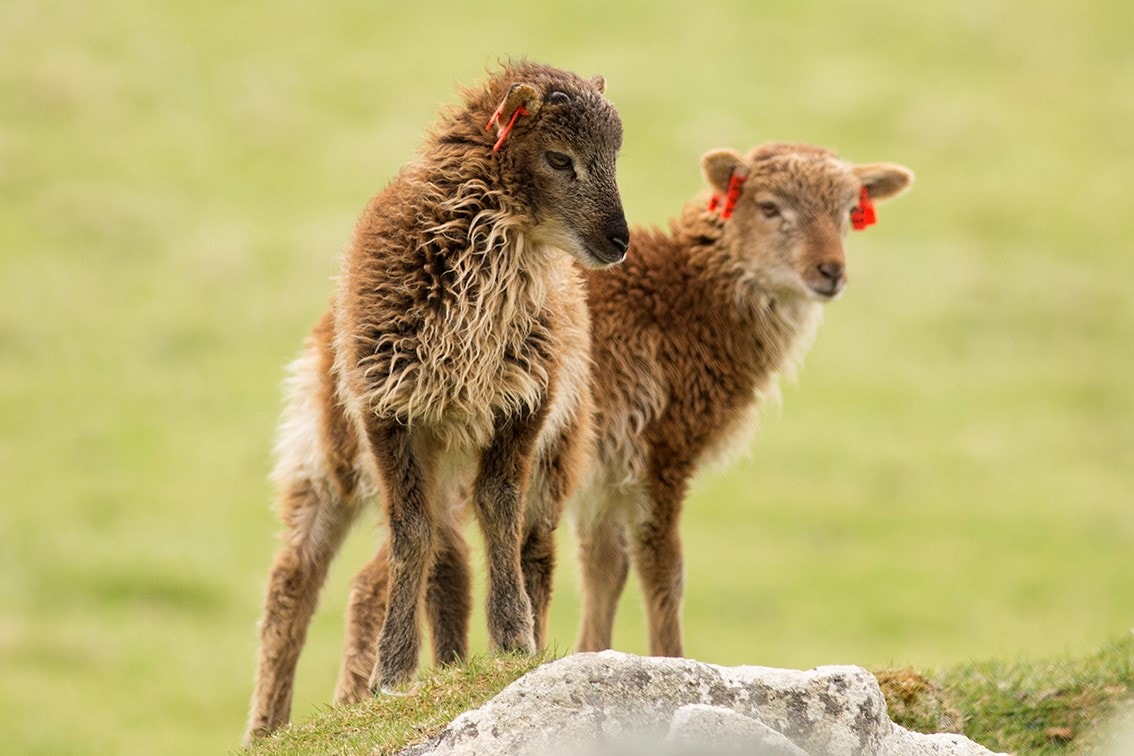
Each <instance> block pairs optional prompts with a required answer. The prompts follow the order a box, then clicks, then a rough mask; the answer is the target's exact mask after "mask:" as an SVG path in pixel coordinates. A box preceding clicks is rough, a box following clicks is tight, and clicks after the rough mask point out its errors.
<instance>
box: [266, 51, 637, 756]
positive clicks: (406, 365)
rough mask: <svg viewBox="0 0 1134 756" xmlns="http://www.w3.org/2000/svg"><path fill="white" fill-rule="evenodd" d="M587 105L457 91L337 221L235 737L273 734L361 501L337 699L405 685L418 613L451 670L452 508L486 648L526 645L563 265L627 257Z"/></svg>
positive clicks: (560, 465)
mask: <svg viewBox="0 0 1134 756" xmlns="http://www.w3.org/2000/svg"><path fill="white" fill-rule="evenodd" d="M603 91H604V84H603V81H602V79H601V78H599V77H596V78H595V79H591V80H586V79H582V78H579V77H578V76H575V75H574V74H571V73H568V72H565V71H560V70H557V69H554V68H551V67H548V66H543V65H539V64H534V63H527V62H522V63H517V64H509V65H506V66H504V67H503V69H502V70H501V71H499V72H498V73H496V74H494V75H492V76H490V78H489V79H488V80H487V82H486V83H485V84H484V86H482V87H480V88H478V89H472V90H468V91H466V92H464V96H465V102H464V104H463V105H462V106H460V107H455V108H453V109H452V110H451V111H449V112H448V113H446V114H445V115H444V116H443V117H442V118H441V119H440V121H439V122H438V123H437V124H436V125H435V126H434V128H433V129H432V131H431V132H430V133H429V135H428V136H427V138H426V140H425V143H424V145H423V146H422V148H421V150H420V154H419V156H418V158H417V159H416V160H414V161H412V162H411V163H409V164H408V165H407V166H406V167H405V168H404V169H403V170H402V171H401V172H400V173H399V175H398V176H397V177H396V178H395V179H394V180H393V181H392V182H391V183H390V185H389V186H387V187H386V189H385V190H384V191H382V192H381V193H380V194H379V195H378V196H376V197H375V198H374V199H373V200H372V201H371V202H370V204H369V205H368V207H367V208H366V210H365V211H364V212H363V214H362V216H361V218H360V219H359V222H358V226H357V229H356V231H355V235H354V240H353V242H352V244H351V245H350V248H349V249H348V251H347V253H346V256H345V259H344V262H343V270H342V274H341V276H340V277H339V280H338V290H337V294H336V296H335V297H334V300H333V302H332V306H331V309H330V311H329V312H328V313H327V314H326V315H325V316H324V317H323V319H322V320H321V322H320V323H319V325H318V326H317V327H316V328H315V330H314V331H313V333H312V334H311V336H310V338H309V339H308V341H307V345H306V348H305V349H304V351H303V353H302V354H301V356H300V357H299V359H298V360H297V361H296V362H295V364H294V365H293V368H292V372H293V374H292V377H291V379H290V381H289V386H288V393H289V400H288V405H287V408H286V410H285V413H284V417H283V420H282V423H281V428H280V436H279V442H278V445H277V456H278V462H277V465H276V468H275V472H274V480H275V483H276V485H277V487H278V491H279V498H278V506H279V512H280V515H281V518H282V519H283V521H284V523H285V525H286V530H285V533H284V535H283V541H284V544H283V546H282V548H281V549H280V550H279V552H278V553H277V554H276V557H275V563H274V565H273V567H272V570H271V574H270V576H269V582H268V587H267V593H266V598H265V604H264V613H263V617H262V619H261V622H260V650H259V657H258V665H257V670H256V681H255V690H254V693H253V697H252V708H251V714H250V716H249V722H248V730H247V736H246V739H247V740H249V741H250V740H251V739H252V738H254V737H256V736H260V735H264V734H267V733H270V732H271V731H273V730H275V729H276V728H278V727H280V726H281V725H283V724H285V723H286V722H287V720H288V717H289V713H290V708H291V696H292V687H293V682H294V676H295V666H296V661H297V659H298V656H299V653H300V650H301V648H302V646H303V642H304V638H305V636H306V632H307V626H308V623H309V621H310V619H311V615H312V613H313V611H314V609H315V605H316V602H317V599H318V594H319V590H320V588H321V586H322V583H323V580H324V578H325V576H326V572H327V567H328V565H329V563H330V561H331V559H332V558H333V557H334V555H335V553H336V552H337V551H338V548H339V546H340V545H341V543H342V541H343V538H344V536H345V535H346V533H347V531H348V530H349V528H350V526H351V525H352V523H353V522H354V521H355V519H356V517H357V515H358V513H359V511H360V510H361V509H363V508H364V505H365V504H366V503H367V502H370V501H381V502H382V504H383V505H384V509H385V512H386V519H387V522H388V529H389V542H388V546H384V547H383V548H382V550H381V552H380V553H379V556H378V557H377V558H376V560H375V563H374V564H373V565H372V567H371V573H370V574H372V575H373V576H375V577H376V580H369V581H367V580H358V581H356V583H355V587H354V589H353V592H352V597H351V606H352V609H351V618H350V619H351V625H350V628H349V630H348V645H347V649H346V659H345V662H344V668H343V673H342V676H341V678H340V681H339V686H338V690H337V691H336V699H337V700H352V699H356V698H358V697H360V696H361V695H364V694H366V693H368V692H374V691H377V690H378V689H379V688H386V687H389V686H394V685H397V684H400V683H403V682H405V681H407V680H408V679H409V678H410V677H411V675H412V674H413V671H414V669H415V667H416V665H417V661H418V650H419V645H420V638H421V634H420V633H421V631H420V621H419V607H421V606H425V607H427V615H428V620H429V621H430V623H431V626H432V630H433V634H432V635H433V652H434V658H435V659H436V660H437V661H439V662H449V661H454V660H459V659H462V658H464V657H465V655H466V654H467V650H468V649H467V645H468V641H467V635H468V617H469V605H468V604H469V601H468V585H469V566H468V556H467V548H466V546H465V543H464V541H463V539H462V536H461V535H460V532H459V525H460V522H459V516H458V512H459V511H460V510H461V509H462V506H461V505H462V503H463V500H464V499H465V498H466V497H467V498H468V499H469V501H470V502H471V509H472V510H473V511H474V512H475V513H476V516H477V519H478V521H479V523H480V527H481V529H482V531H483V534H484V540H485V544H486V556H487V560H488V581H489V588H488V612H487V615H488V626H489V637H490V640H491V644H492V647H493V648H494V649H497V650H518V651H523V652H528V653H530V652H533V651H535V650H536V648H537V647H539V646H541V645H542V644H543V642H544V637H543V636H544V628H545V625H546V614H547V605H548V601H549V598H550V592H551V569H552V565H553V553H554V545H553V541H552V530H553V528H554V527H555V525H556V523H557V521H558V519H559V514H560V511H561V507H562V503H563V501H564V499H565V497H566V496H567V495H568V494H569V493H570V491H571V490H572V489H573V487H574V485H575V483H576V480H577V479H578V478H579V477H580V474H579V473H580V469H581V465H582V459H581V458H582V455H584V454H585V453H586V452H587V451H588V449H589V447H590V445H591V438H592V431H591V423H590V418H591V407H592V400H591V395H590V387H589V350H590V340H589V321H588V317H587V312H586V307H585V291H584V286H583V281H582V274H581V272H580V270H579V268H578V267H576V266H575V265H573V263H572V257H573V258H575V259H577V260H579V261H581V262H582V263H583V264H584V265H586V266H588V267H604V266H607V265H610V264H612V263H616V262H619V261H621V260H622V258H623V256H624V254H625V251H626V248H627V245H628V243H629V233H628V230H627V228H626V221H625V218H624V217H623V213H622V204H621V201H620V198H619V194H618V189H617V186H616V183H615V158H616V155H617V152H618V150H619V148H620V146H621V140H622V127H621V123H620V121H619V118H618V115H617V113H616V111H615V109H614V107H613V106H612V105H611V104H610V103H609V102H608V101H607V100H606V99H605V98H604V97H603ZM377 578H380V579H377ZM454 589H455V590H454ZM439 591H443V593H441V592H439ZM387 594H388V595H387ZM375 637H377V638H378V648H377V652H378V653H377V660H376V661H375V653H374V648H373V646H374V638H375ZM359 638H366V639H367V640H366V643H365V644H363V643H361V642H359V641H357V640H355V641H353V645H352V639H359ZM363 645H365V646H366V648H361V649H360V647H361V646H363Z"/></svg>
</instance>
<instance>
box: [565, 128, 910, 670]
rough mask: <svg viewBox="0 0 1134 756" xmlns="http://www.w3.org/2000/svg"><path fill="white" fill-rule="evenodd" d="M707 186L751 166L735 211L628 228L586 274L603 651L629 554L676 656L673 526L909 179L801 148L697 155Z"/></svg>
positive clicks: (590, 617) (585, 500)
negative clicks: (623, 255)
mask: <svg viewBox="0 0 1134 756" xmlns="http://www.w3.org/2000/svg"><path fill="white" fill-rule="evenodd" d="M703 168H704V171H705V175H706V178H707V179H708V181H709V184H710V186H711V187H712V189H713V191H714V192H715V193H717V194H719V195H723V194H724V193H725V192H726V190H727V188H728V182H729V176H730V175H731V174H733V173H737V174H739V175H742V176H746V177H747V180H746V182H745V183H744V184H743V189H742V193H741V196H740V200H739V203H738V204H737V206H736V209H735V212H734V213H733V215H732V216H731V217H730V218H728V219H727V220H726V219H724V218H722V216H721V215H720V214H718V213H717V212H710V211H708V210H706V209H704V208H705V204H704V203H703V202H701V201H698V202H696V203H694V204H690V205H687V206H686V207H685V209H684V210H683V212H682V213H681V215H680V217H679V218H677V219H676V220H674V221H673V222H672V223H671V228H670V231H669V233H668V234H663V233H660V232H656V231H655V232H652V233H650V232H641V231H635V232H634V244H633V245H632V248H631V250H630V253H629V255H628V257H627V261H626V262H625V263H624V264H623V265H621V266H619V267H618V268H617V269H614V270H612V271H609V272H608V273H607V274H605V275H603V276H588V280H587V284H588V289H589V306H590V311H591V320H592V329H593V334H592V338H593V342H594V349H593V353H594V361H595V369H594V373H593V375H594V378H593V393H594V396H595V401H596V405H597V420H596V428H597V432H598V463H597V464H596V465H595V468H594V470H593V471H592V474H591V475H590V476H589V480H588V482H587V484H586V485H585V486H584V488H583V489H582V490H581V491H580V493H579V494H578V495H577V496H576V497H575V498H574V499H573V503H572V507H571V510H572V512H573V515H574V520H575V524H576V527H577V530H578V534H579V541H580V549H579V557H580V562H581V566H582V577H583V586H584V607H583V618H582V626H581V630H580V635H579V640H578V648H579V650H582V651H594V650H600V649H604V648H609V647H610V643H611V631H612V627H613V623H614V615H615V609H616V605H617V601H618V597H619V595H620V594H621V591H622V588H623V586H624V584H625V581H626V577H627V574H628V571H629V566H630V564H631V561H632V562H633V564H634V566H635V567H636V569H637V572H638V575H639V578H640V579H641V583H642V590H643V592H644V594H645V598H646V606H647V612H648V620H649V632H650V652H651V653H652V654H654V655H661V656H680V655H681V654H682V634H681V624H680V611H681V601H682V592H683V573H682V554H681V540H680V535H679V532H678V523H679V520H680V515H681V507H682V502H683V500H684V498H685V495H686V491H687V489H688V486H689V481H690V478H691V477H692V476H693V474H694V473H696V472H697V471H698V470H699V469H700V468H701V467H703V465H704V464H705V462H706V460H707V459H709V458H711V457H713V456H714V455H715V454H716V453H717V452H718V451H720V450H723V449H725V448H726V447H728V446H730V445H731V446H735V445H737V443H738V442H737V439H736V434H737V432H738V431H741V430H743V429H745V428H751V427H752V426H753V418H754V414H755V410H756V409H757V408H758V406H759V405H760V404H761V402H762V401H763V400H764V399H765V398H766V397H768V396H769V395H770V394H774V392H775V391H776V381H777V377H778V376H779V375H780V374H781V373H782V372H784V370H785V369H787V368H789V367H790V366H791V365H792V363H793V360H795V359H798V358H799V357H800V356H801V353H802V350H803V349H805V348H806V347H807V346H808V345H809V344H810V341H811V338H812V335H813V331H814V329H815V328H816V326H817V325H818V323H819V319H820V308H821V303H823V302H825V301H828V300H830V299H832V298H834V297H835V296H837V295H838V294H839V293H841V291H842V289H843V286H844V284H845V282H846V274H845V265H844V258H843V241H842V240H843V236H844V235H845V233H846V231H847V228H848V214H849V211H850V209H851V207H853V206H854V205H855V204H857V202H858V196H859V190H860V188H861V187H862V186H864V185H865V186H866V187H867V189H868V190H869V192H870V194H871V196H872V198H875V199H881V198H886V197H889V196H892V195H894V194H897V193H898V192H900V191H901V190H903V189H904V188H905V187H906V185H907V184H908V183H909V182H910V180H911V179H912V174H911V173H910V172H909V171H908V170H906V169H904V168H901V167H900V166H893V165H886V164H878V165H863V166H860V165H851V164H848V163H845V162H843V161H841V160H839V159H838V158H837V157H836V156H835V154H834V153H833V152H830V151H828V150H825V149H822V148H817V147H811V146H807V145H783V144H775V145H767V146H765V147H762V148H759V149H757V150H754V151H753V152H752V153H750V154H749V155H748V156H747V157H741V156H740V155H739V154H737V153H735V152H732V151H730V150H717V151H713V152H710V153H708V154H706V156H705V157H704V159H703Z"/></svg>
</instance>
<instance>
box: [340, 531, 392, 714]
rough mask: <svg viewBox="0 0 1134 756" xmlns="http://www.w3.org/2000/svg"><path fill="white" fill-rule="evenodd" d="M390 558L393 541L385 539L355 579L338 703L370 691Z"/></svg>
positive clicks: (354, 698)
mask: <svg viewBox="0 0 1134 756" xmlns="http://www.w3.org/2000/svg"><path fill="white" fill-rule="evenodd" d="M389 560H390V549H389V544H388V543H386V542H383V543H382V546H381V547H380V548H379V549H378V554H377V555H375V557H374V558H373V559H372V560H370V562H369V563H368V564H367V565H366V566H365V567H363V568H362V570H361V571H359V573H358V574H357V575H355V576H354V580H352V581H351V591H350V601H349V603H348V604H347V617H346V638H345V640H344V641H343V663H342V668H341V669H340V670H339V681H338V683H337V684H336V685H335V703H336V704H349V703H358V702H359V701H362V700H363V699H365V698H366V697H367V696H369V695H370V675H371V673H372V672H373V671H374V657H375V655H376V654H377V647H378V633H379V632H380V631H381V630H382V622H383V620H384V619H385V618H386V589H387V584H388V580H389V577H390V574H389V572H390V565H389Z"/></svg>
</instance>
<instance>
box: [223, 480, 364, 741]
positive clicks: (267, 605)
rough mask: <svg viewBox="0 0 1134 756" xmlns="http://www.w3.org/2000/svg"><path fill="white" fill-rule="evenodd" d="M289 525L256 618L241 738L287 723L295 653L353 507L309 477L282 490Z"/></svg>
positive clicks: (346, 529) (295, 660) (265, 733)
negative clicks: (248, 706)
mask: <svg viewBox="0 0 1134 756" xmlns="http://www.w3.org/2000/svg"><path fill="white" fill-rule="evenodd" d="M281 511H282V512H283V517H284V520H285V522H286V524H287V527H288V530H287V533H286V536H285V538H284V546H283V547H282V548H281V549H280V550H279V551H278V552H276V556H275V563H274V564H273V566H272V571H271V574H270V576H269V578H268V588H267V592H266V595H265V598H264V613H263V617H262V618H261V620H260V650H259V654H258V661H257V665H256V681H255V687H254V690H253V693H252V710H251V713H250V714H249V717H248V729H247V731H246V734H245V743H251V742H252V740H253V739H254V738H256V737H260V736H262V735H267V734H268V733H271V732H272V731H273V730H276V729H277V728H279V727H281V726H283V725H284V724H286V723H287V721H288V717H289V715H290V713H291V696H292V688H293V685H294V682H295V666H296V662H297V661H298V659H299V652H300V651H301V650H302V648H303V643H304V641H305V640H306V637H307V626H308V624H309V623H310V621H311V615H312V614H313V613H314V611H315V606H316V604H317V602H318V599H319V589H320V588H321V587H322V585H323V580H324V578H325V577H326V575H327V567H328V565H329V564H330V562H331V559H332V558H333V557H334V555H335V553H336V552H337V551H338V549H339V546H341V545H342V542H343V538H344V536H345V535H346V533H347V531H348V530H349V528H350V524H351V521H352V519H353V514H354V512H353V509H352V508H351V507H350V506H348V505H346V504H345V503H343V502H342V501H339V500H337V499H335V498H334V497H333V496H332V495H331V494H329V493H327V492H325V491H323V492H320V491H318V490H317V489H316V488H315V487H314V486H313V485H312V484H311V482H310V481H307V480H300V481H295V482H294V483H293V484H292V485H291V486H289V487H287V488H286V489H285V492H284V494H283V497H282V501H281Z"/></svg>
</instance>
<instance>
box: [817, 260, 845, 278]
mask: <svg viewBox="0 0 1134 756" xmlns="http://www.w3.org/2000/svg"><path fill="white" fill-rule="evenodd" d="M818 267H819V273H820V274H822V276H823V277H824V278H826V279H827V280H829V281H831V282H832V283H835V282H836V281H838V280H839V279H840V278H842V277H843V264H842V263H841V262H834V261H832V260H828V261H827V262H821V263H819V266H818Z"/></svg>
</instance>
